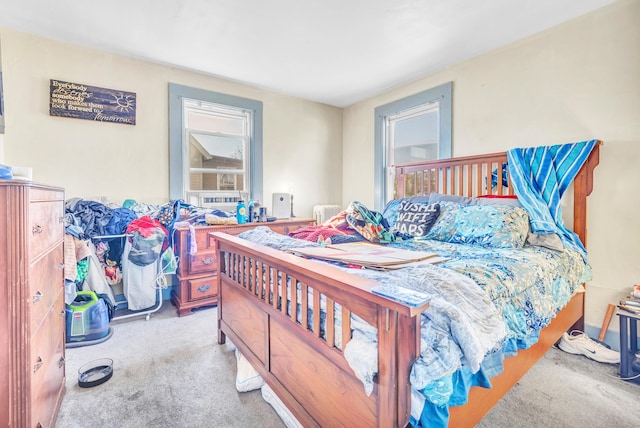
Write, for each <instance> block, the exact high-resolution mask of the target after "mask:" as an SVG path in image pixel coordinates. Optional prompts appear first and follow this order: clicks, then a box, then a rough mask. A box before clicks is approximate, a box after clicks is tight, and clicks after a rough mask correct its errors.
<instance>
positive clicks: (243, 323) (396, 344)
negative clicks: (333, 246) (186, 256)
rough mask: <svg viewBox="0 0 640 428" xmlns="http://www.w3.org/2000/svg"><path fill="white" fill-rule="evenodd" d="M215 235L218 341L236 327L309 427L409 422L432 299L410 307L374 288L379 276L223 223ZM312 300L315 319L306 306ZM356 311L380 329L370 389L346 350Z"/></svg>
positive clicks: (240, 341)
mask: <svg viewBox="0 0 640 428" xmlns="http://www.w3.org/2000/svg"><path fill="white" fill-rule="evenodd" d="M211 239H215V240H216V241H217V242H216V246H217V251H218V260H219V277H218V283H219V293H220V295H219V296H220V297H219V303H218V318H219V320H218V322H219V323H218V342H219V343H224V342H225V339H226V337H228V338H229V339H230V340H231V341H232V342H233V343H234V344H235V345H236V346H237V347H238V349H239V350H240V352H242V354H243V355H244V356H245V357H246V358H247V359H248V360H249V361H250V362H251V364H252V365H253V366H254V367H255V368H256V370H257V371H258V372H259V373H260V375H261V376H262V377H263V378H264V379H265V381H266V382H267V383H268V384H269V385H270V386H271V387H272V388H273V390H274V391H275V392H276V394H277V395H278V396H279V397H280V398H281V399H282V401H283V402H284V403H285V405H286V406H287V407H288V408H289V409H290V410H291V411H292V413H293V414H294V415H295V416H296V417H297V418H298V420H299V421H300V422H301V423H302V424H303V425H304V426H305V427H307V426H325V427H327V426H380V427H394V426H405V425H406V423H407V422H408V421H409V417H410V385H409V370H410V367H411V363H412V362H413V361H414V360H415V359H416V356H417V354H418V352H419V342H418V341H419V334H418V329H419V314H420V312H422V311H423V310H425V309H426V305H425V306H423V307H420V308H411V307H409V306H405V305H402V304H400V303H396V302H393V301H391V300H388V299H385V298H382V297H379V296H377V295H374V294H372V293H371V292H370V289H371V287H373V286H374V285H375V282H373V281H370V280H366V279H364V278H360V277H358V276H355V275H349V274H347V273H345V272H343V271H341V270H339V269H336V268H334V267H332V266H328V265H326V264H323V263H319V262H317V261H313V260H305V259H301V258H300V257H296V256H293V255H290V254H284V253H282V252H280V251H276V250H272V249H269V248H266V247H263V246H260V245H255V244H252V243H249V242H247V241H244V240H242V239H240V238H237V237H234V236H230V235H226V234H223V233H213V234H212V236H211ZM296 285H297V287H296ZM296 290H299V292H296ZM321 301H322V302H325V303H323V304H322V309H323V311H324V312H325V313H326V317H325V321H324V322H321V318H320V316H321V315H320V313H321V311H319V310H317V309H318V308H320V307H321ZM287 302H289V304H287ZM298 307H299V308H300V310H299V311H298V310H295V309H294V308H298ZM310 308H312V310H311V311H309V312H312V314H313V315H312V319H308V317H307V316H303V314H307V313H308V310H309V309H310ZM337 311H340V315H341V320H342V324H341V325H338V324H337V323H336V322H335V318H336V317H335V315H336V312H337ZM351 314H354V315H358V316H359V317H360V318H362V319H363V320H365V321H366V322H368V323H369V324H371V325H373V326H375V327H376V328H377V329H378V374H377V377H376V382H375V386H374V390H373V393H372V394H371V395H370V396H367V395H366V394H365V392H364V386H363V384H362V382H361V381H360V380H358V379H357V378H356V377H355V376H354V374H353V371H352V370H351V368H350V367H349V365H348V363H347V361H346V360H345V358H344V355H343V349H344V346H345V345H346V343H347V342H348V341H349V340H350V338H351V324H350V320H351ZM321 326H322V327H323V331H321V328H320V327H321Z"/></svg>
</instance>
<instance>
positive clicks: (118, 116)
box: [49, 79, 136, 125]
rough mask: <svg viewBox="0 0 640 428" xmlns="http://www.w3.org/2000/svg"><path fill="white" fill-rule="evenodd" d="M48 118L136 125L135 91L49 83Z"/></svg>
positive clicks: (56, 82)
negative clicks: (57, 117)
mask: <svg viewBox="0 0 640 428" xmlns="http://www.w3.org/2000/svg"><path fill="white" fill-rule="evenodd" d="M49 90H50V99H49V115H51V116H62V117H72V118H76V119H87V120H95V121H97V122H113V123H125V124H127V125H135V124H136V94H135V92H125V91H118V90H115V89H106V88H99V87H97V86H89V85H83V84H80V83H70V82H63V81H62V80H54V79H51V80H50V85H49Z"/></svg>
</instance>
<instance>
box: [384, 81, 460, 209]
mask: <svg viewBox="0 0 640 428" xmlns="http://www.w3.org/2000/svg"><path fill="white" fill-rule="evenodd" d="M452 92H453V83H452V82H448V83H445V84H443V85H440V86H437V87H435V88H432V89H428V90H426V91H422V92H419V93H417V94H414V95H410V96H408V97H405V98H402V99H399V100H396V101H393V102H391V103H388V104H385V105H382V106H379V107H376V109H375V113H374V114H375V118H374V120H375V131H374V140H375V148H374V165H375V171H374V209H376V210H378V211H382V210H383V209H384V207H385V205H386V203H387V202H388V201H389V200H390V199H391V198H392V197H393V196H392V194H391V193H390V192H388V191H387V189H392V188H393V180H394V179H395V177H394V176H393V163H392V162H393V160H392V159H393V156H392V155H390V153H389V150H390V147H388V146H389V144H388V132H389V129H388V126H387V123H388V121H387V119H388V118H389V117H393V116H397V115H399V114H401V113H402V112H407V111H410V110H412V109H415V108H417V107H419V106H429V105H432V104H434V103H437V105H438V110H439V124H438V127H439V134H438V159H445V158H449V157H451V153H452V150H451V142H452V115H453V112H452Z"/></svg>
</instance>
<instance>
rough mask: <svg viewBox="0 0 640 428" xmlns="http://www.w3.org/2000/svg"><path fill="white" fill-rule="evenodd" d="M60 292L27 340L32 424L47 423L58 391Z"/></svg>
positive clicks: (61, 362) (61, 320)
mask: <svg viewBox="0 0 640 428" xmlns="http://www.w3.org/2000/svg"><path fill="white" fill-rule="evenodd" d="M64 322H65V314H64V293H60V295H59V296H58V299H57V300H56V301H55V303H54V305H53V306H52V307H51V310H50V311H49V312H48V313H47V315H46V319H45V323H44V324H43V325H42V326H41V328H39V329H38V331H37V332H36V334H35V336H34V337H33V339H32V341H31V361H30V365H29V367H28V369H29V373H31V410H32V414H31V417H32V425H33V426H37V424H38V422H39V423H40V424H41V425H42V426H43V427H47V426H49V425H50V422H51V421H49V420H47V418H49V417H50V416H51V415H52V414H54V409H55V407H56V404H57V402H58V399H59V394H60V393H61V390H62V389H61V386H62V382H63V381H64V377H65V366H64V363H65V361H64V345H65V344H64V329H65V324H64Z"/></svg>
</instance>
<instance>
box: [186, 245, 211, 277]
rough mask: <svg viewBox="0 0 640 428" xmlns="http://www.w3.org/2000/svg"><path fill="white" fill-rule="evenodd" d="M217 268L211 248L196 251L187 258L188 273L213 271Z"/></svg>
mask: <svg viewBox="0 0 640 428" xmlns="http://www.w3.org/2000/svg"><path fill="white" fill-rule="evenodd" d="M217 268H218V263H217V259H216V252H215V251H212V250H207V251H198V252H197V253H196V255H194V256H191V257H190V258H189V270H188V274H189V275H196V274H200V273H214V272H215V271H216V269H217Z"/></svg>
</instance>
